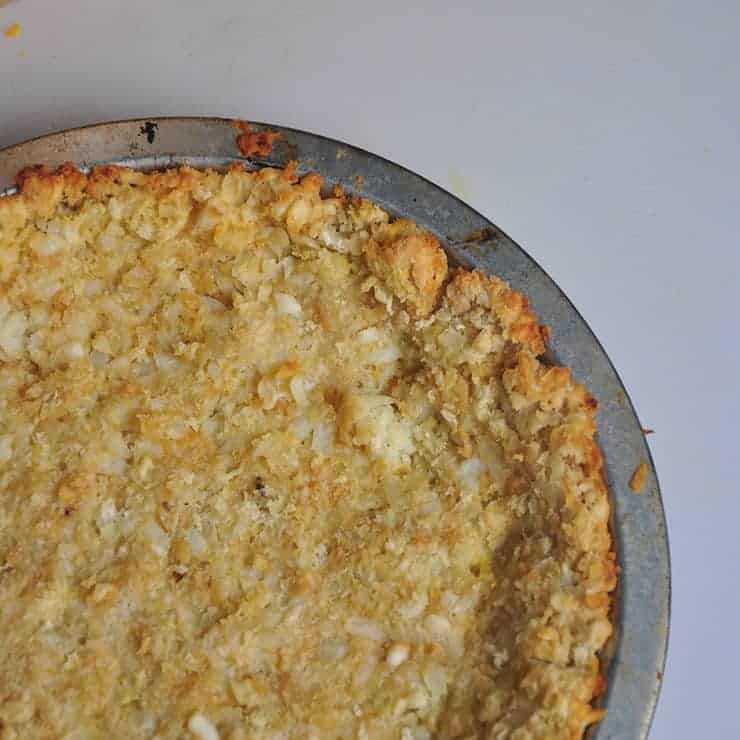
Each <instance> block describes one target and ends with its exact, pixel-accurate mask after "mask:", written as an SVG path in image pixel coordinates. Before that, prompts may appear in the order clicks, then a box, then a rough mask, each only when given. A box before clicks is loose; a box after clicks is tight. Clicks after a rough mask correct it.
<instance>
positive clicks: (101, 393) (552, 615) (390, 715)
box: [0, 166, 616, 740]
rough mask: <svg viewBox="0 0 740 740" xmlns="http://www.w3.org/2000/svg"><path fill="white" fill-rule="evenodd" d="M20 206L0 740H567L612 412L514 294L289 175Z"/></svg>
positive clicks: (4, 491)
mask: <svg viewBox="0 0 740 740" xmlns="http://www.w3.org/2000/svg"><path fill="white" fill-rule="evenodd" d="M19 185H20V191H19V193H18V194H17V195H13V196H7V197H4V198H0V635H2V637H0V665H1V666H2V670H1V671H0V737H2V738H28V737H34V738H62V737H63V738H69V739H70V740H71V739H72V738H74V739H75V740H76V739H83V738H84V739H88V738H90V739H92V738H110V737H120V738H134V737H156V738H179V737H189V736H192V737H197V738H201V739H202V740H213V739H214V738H219V737H220V738H232V739H233V740H238V739H239V738H366V739H370V738H399V739H402V740H425V739H427V738H432V737H434V738H441V739H452V738H458V739H460V740H462V739H470V738H491V739H496V740H498V739H501V738H512V739H513V740H524V739H525V738H580V737H582V735H583V732H584V729H585V728H586V726H587V725H589V724H590V723H592V722H594V721H597V720H598V719H599V718H600V717H601V716H602V714H603V712H602V710H600V709H595V708H594V707H593V706H592V701H593V699H594V697H595V696H597V695H598V694H599V693H600V692H601V691H602V690H603V685H604V682H603V679H602V677H601V674H600V668H599V660H598V653H599V650H600V649H601V648H602V647H603V645H604V643H605V642H606V640H607V638H608V637H609V636H610V634H611V632H612V625H611V621H610V596H609V593H610V591H612V589H613V588H614V586H615V581H616V566H615V559H614V554H613V552H612V544H611V538H610V534H609V528H608V518H609V500H608V495H607V489H606V486H605V483H604V479H603V473H602V457H601V453H600V450H599V447H598V446H597V444H596V442H595V440H594V433H595V424H594V414H595V410H596V402H595V400H594V399H593V398H592V397H591V396H590V395H589V393H588V392H587V391H586V390H585V389H584V388H583V386H581V385H580V384H579V383H578V382H576V381H575V380H574V379H573V378H572V376H571V374H570V372H569V371H568V370H567V369H565V368H561V367H552V366H549V365H548V364H547V363H545V362H543V361H542V359H541V355H542V353H543V352H544V350H545V342H546V338H547V332H546V330H545V328H544V327H542V326H540V325H539V324H538V322H537V318H536V317H535V315H534V314H533V313H532V311H531V310H530V309H529V307H528V303H527V300H526V298H524V297H523V296H522V295H520V294H519V293H517V292H515V291H513V290H512V289H510V288H509V287H508V285H507V284H506V283H505V282H504V281H502V280H500V279H499V278H497V277H494V276H488V275H484V274H481V273H480V272H470V271H467V270H462V269H456V268H451V267H450V266H448V264H447V259H446V256H445V253H444V251H443V250H442V249H441V247H440V245H439V242H438V241H437V239H436V238H435V237H434V236H432V235H431V234H429V233H427V232H425V231H423V230H421V229H420V228H418V227H417V226H415V225H414V224H413V223H411V222H409V221H405V220H394V219H393V218H391V217H390V216H389V214H388V213H386V212H385V211H384V210H382V209H381V208H379V207H378V206H376V205H374V204H372V203H370V202H368V201H366V200H362V199H356V198H349V197H346V196H345V195H344V194H343V193H342V192H341V191H340V190H338V189H335V192H334V193H333V196H332V197H322V195H321V193H320V189H321V185H322V181H321V178H320V177H319V176H318V175H316V174H310V175H306V176H304V177H302V178H301V179H299V178H298V177H297V175H296V173H295V168H294V167H289V168H287V169H286V170H276V169H262V170H260V171H259V172H248V171H245V170H243V169H241V168H239V167H232V168H231V169H230V170H229V171H228V172H226V173H220V172H217V171H213V170H206V171H199V170H195V169H191V168H188V167H181V168H179V169H173V170H168V171H164V172H155V173H150V174H145V173H142V172H137V171H133V170H130V169H124V168H119V167H110V166H107V167H99V168H97V169H94V170H93V171H92V172H91V173H90V174H89V175H85V174H83V173H81V172H79V171H78V170H76V169H74V168H73V167H71V166H64V167H62V168H60V169H59V170H57V171H55V172H52V171H49V170H47V169H45V168H43V167H37V168H32V169H30V170H26V171H24V172H22V173H21V175H20V176H19Z"/></svg>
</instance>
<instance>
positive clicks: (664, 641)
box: [0, 117, 671, 740]
mask: <svg viewBox="0 0 740 740" xmlns="http://www.w3.org/2000/svg"><path fill="white" fill-rule="evenodd" d="M237 123H238V121H236V120H234V119H230V118H211V117H172V118H162V117H155V118H140V119H131V120H123V121H114V122H108V123H99V124H93V125H90V126H84V127H79V128H73V129H69V130H66V131H61V132H57V133H52V134H47V135H44V136H40V137H38V138H35V139H31V140H29V141H26V142H23V143H20V144H16V145H13V146H10V147H7V148H5V149H2V150H0V195H3V194H8V193H11V192H13V189H14V188H13V186H14V180H15V176H16V174H17V172H18V171H19V170H21V169H23V168H24V167H27V166H29V165H33V164H39V163H43V164H47V165H49V166H52V167H53V166H56V165H59V164H62V163H63V162H72V163H73V164H75V165H77V166H79V167H83V168H84V167H90V166H92V165H95V164H100V163H116V164H122V165H126V166H129V167H134V168H140V169H152V168H155V169H156V168H164V167H170V166H174V165H178V164H190V165H192V166H194V167H206V166H211V167H223V166H226V165H228V164H229V163H232V162H241V163H243V164H245V165H246V166H247V167H250V168H256V167H261V166H275V167H284V166H286V165H287V164H288V162H289V161H291V160H295V161H297V163H298V172H299V173H304V172H307V171H317V172H319V173H320V174H321V175H322V176H323V178H324V181H325V183H326V184H327V185H328V186H329V187H331V186H332V185H334V184H341V185H342V186H344V188H345V190H346V191H348V192H350V193H353V194H357V195H362V196H364V197H367V198H369V199H370V200H373V201H374V202H376V203H378V204H379V205H381V206H382V207H384V208H386V209H387V210H388V211H389V212H391V213H392V214H394V215H397V216H403V217H406V218H409V219H411V220H413V221H415V222H417V223H418V224H419V225H421V226H423V227H424V228H427V229H429V230H430V231H431V232H432V233H434V234H435V235H436V236H437V237H438V238H439V239H440V242H441V243H442V245H443V246H444V248H445V250H446V251H447V253H448V255H449V256H450V257H451V258H452V259H453V260H454V261H456V262H458V263H459V264H462V265H464V266H466V267H474V268H478V269H480V270H482V271H484V272H494V273H496V274H497V275H499V276H500V277H502V278H504V279H506V280H508V281H509V282H510V283H511V285H512V287H513V288H515V289H516V290H518V291H520V292H522V293H524V294H525V295H526V296H527V297H528V298H529V300H530V303H531V305H532V307H533V309H534V311H535V313H536V314H537V316H538V318H539V319H540V321H541V322H542V323H544V324H546V325H547V326H549V327H550V329H551V336H550V340H549V350H548V355H549V359H551V360H552V361H553V362H556V363H558V364H562V365H565V366H567V367H569V368H571V370H572V371H573V373H574V375H575V376H576V378H578V380H580V381H581V382H582V383H584V384H585V385H586V386H587V388H588V389H589V390H590V392H591V393H592V394H593V395H594V396H595V397H596V398H597V399H598V401H599V412H598V414H597V426H598V441H599V444H600V445H601V448H602V451H603V454H604V461H605V474H606V477H607V483H608V487H609V491H610V500H611V505H612V520H611V528H612V533H613V536H614V539H615V547H616V551H617V561H618V564H619V568H620V573H619V585H618V588H617V591H616V592H615V594H614V615H613V616H614V622H615V628H616V629H615V634H614V636H613V637H612V638H611V640H610V642H609V644H607V646H606V648H605V649H604V651H603V654H602V661H603V664H604V666H605V669H606V680H607V690H606V693H605V695H604V696H602V697H600V699H599V701H598V702H597V704H598V705H600V706H603V707H605V708H606V709H607V710H608V712H607V715H606V717H605V719H604V720H602V721H601V722H600V723H598V724H597V725H595V726H593V727H592V728H591V729H590V730H589V732H588V733H587V737H589V738H590V739H591V740H610V739H614V740H616V739H617V738H619V740H644V739H645V738H646V737H647V735H648V732H649V729H650V724H651V722H652V718H653V714H654V712H655V707H656V704H657V700H658V696H659V693H660V688H661V683H662V673H663V669H664V665H665V658H666V650H667V645H668V633H669V620H670V601H671V581H670V578H671V576H670V554H669V547H668V534H667V529H666V522H665V514H664V511H663V503H662V499H661V494H660V488H659V484H658V478H657V475H656V472H655V467H654V465H653V461H652V457H651V454H650V450H649V448H648V445H647V443H646V440H645V435H644V433H643V431H642V428H641V425H640V422H639V420H638V417H637V414H636V412H635V409H634V406H633V405H632V402H631V400H630V398H629V396H628V394H627V392H626V390H625V388H624V385H623V384H622V381H621V380H620V378H619V376H618V374H617V372H616V370H615V368H614V365H613V364H612V362H611V360H610V359H609V358H608V356H607V355H606V353H605V351H604V349H603V347H602V346H601V344H600V342H599V340H598V339H597V338H596V336H595V335H594V334H593V332H592V331H591V329H590V328H589V326H588V324H587V323H586V321H585V320H584V319H583V317H582V316H581V315H580V313H579V312H578V310H577V309H576V308H575V307H574V306H573V304H572V303H571V302H570V300H569V299H568V298H567V296H566V295H565V294H564V293H563V291H562V290H560V288H559V287H558V286H557V285H556V283H555V282H554V281H553V280H552V278H550V277H549V276H548V275H547V274H546V273H545V271H544V270H543V269H542V268H541V267H540V266H539V265H538V264H537V262H536V261H535V260H534V259H533V258H532V257H530V256H529V254H527V252H525V251H524V250H523V249H522V248H521V247H520V246H519V245H518V244H516V242H514V241H513V240H512V239H511V238H510V237H509V236H508V235H507V234H505V233H504V232H503V231H501V229H499V228H498V227H497V226H495V225H494V224H493V223H492V222H490V221H489V220H488V219H486V218H485V217H484V216H483V215H482V214H480V213H478V212H477V211H475V210H474V209H473V208H471V207H470V206H468V205H466V204H465V203H464V202H463V201H461V200H460V199H459V198H457V197H456V196H454V195H452V194H451V193H448V192H447V191H445V190H444V189H442V188H440V187H439V186H437V185H435V184H434V183H432V182H430V181H429V180H427V179H425V178H424V177H422V176H420V175H417V174H415V173H414V172H412V171H410V170H408V169H406V168H404V167H402V166H400V165H397V164H395V163H393V162H390V161H389V160H387V159H384V158H382V157H380V156H377V155H375V154H371V153H369V152H367V151H364V150H362V149H359V148H357V147H354V146H351V145H349V144H345V143H343V142H340V141H337V140H335V139H330V138H327V137H325V136H321V135H318V134H313V133H309V132H306V131H301V130H297V129H293V128H288V127H284V126H277V125H272V124H264V123H254V124H251V126H252V130H253V131H257V132H259V131H264V130H271V131H277V132H279V134H280V136H279V138H278V139H277V141H276V142H275V145H274V147H273V148H272V151H271V152H270V154H268V155H267V156H257V157H249V158H247V157H245V156H243V155H242V153H241V152H240V150H239V148H238V146H237V143H236V139H237V135H238V133H239V131H238V129H237V126H236V124H237ZM641 462H646V463H647V467H648V476H647V480H646V483H645V486H644V489H643V491H642V493H641V494H640V495H633V494H632V492H631V491H630V488H629V481H630V478H631V476H632V473H633V472H634V470H635V468H636V467H637V465H638V464H640V463H641Z"/></svg>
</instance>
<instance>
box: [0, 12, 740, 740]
mask: <svg viewBox="0 0 740 740" xmlns="http://www.w3.org/2000/svg"><path fill="white" fill-rule="evenodd" d="M278 5H279V6H280V7H279V8H278V7H273V6H278ZM13 21H19V22H20V23H21V24H22V27H23V30H22V33H21V36H20V38H18V39H8V38H5V37H2V36H0V147H2V146H6V145H8V144H11V143H16V142H18V141H21V140H23V139H26V138H29V137H31V136H36V135H38V134H42V133H45V132H48V131H52V130H55V129H61V128H66V127H69V126H75V125H78V124H84V123H91V122H96V121H100V120H105V119H115V118H127V117H136V116H156V115H175V114H203V115H227V116H232V115H233V116H239V117H243V118H246V119H252V120H263V121H273V122H275V123H280V124H285V125H290V126H296V127H299V128H305V129H308V130H311V131H316V132H321V133H325V134H327V135H329V136H332V137H336V138H339V139H344V140H346V141H349V142H351V143H354V144H357V145H359V146H361V147H364V148H366V149H369V150H371V151H374V152H376V153H379V154H382V155H385V156H387V157H389V158H390V159H392V160H395V161H397V162H399V163H402V164H404V165H406V166H408V167H410V168H411V169H413V170H416V171H418V172H420V173H421V174H423V175H426V176H427V177H429V178H430V179H432V180H434V181H436V182H437V183H439V184H441V185H442V186H444V187H446V188H448V189H451V190H454V191H456V192H458V194H460V195H462V197H463V198H465V199H466V200H468V201H469V202H470V203H471V205H473V206H474V207H475V208H477V209H479V210H480V211H482V212H483V213H484V214H486V215H487V216H489V217H490V218H491V219H492V220H493V221H495V222H496V223H497V224H499V225H500V226H501V227H502V228H503V229H504V230H506V231H507V232H508V233H509V234H511V235H512V236H513V237H514V238H515V239H516V240H517V241H519V242H520V243H521V244H523V245H524V246H525V248H526V249H527V250H528V251H529V252H530V253H531V254H532V255H533V256H534V257H535V258H536V259H537V260H538V261H539V262H540V263H541V264H542V265H543V266H544V267H545V269H547V270H548V271H549V272H550V274H551V275H552V276H553V277H554V278H555V280H556V281H557V282H558V283H559V284H560V286H561V287H562V288H563V289H564V290H565V291H566V293H568V294H569V296H570V297H571V298H572V300H573V302H574V303H575V305H576V306H577V307H578V308H579V309H580V310H581V312H582V313H583V315H584V316H585V317H586V319H587V320H588V321H589V322H590V324H591V326H592V327H593V329H594V330H595V332H596V334H597V335H598V336H599V337H600V339H601V340H602V342H603V343H604V345H605V347H606V349H607V352H608V353H609V354H610V356H611V358H612V359H613V361H614V363H615V365H616V367H617V368H618V370H619V372H620V373H621V375H622V378H623V380H624V382H625V384H626V386H627V388H628V390H629V391H630V393H631V395H632V398H633V400H634V402H635V405H636V407H637V409H638V411H639V413H640V416H641V419H642V421H643V425H644V426H648V427H652V428H654V429H655V430H656V433H655V434H654V435H653V436H651V437H650V445H651V448H652V450H653V453H654V456H655V461H656V464H657V468H658V473H659V475H660V479H661V483H662V488H663V495H664V499H665V505H666V510H667V515H668V525H669V530H670V537H671V549H672V556H673V579H674V580H673V583H674V601H673V620H672V634H671V645H670V650H669V661H668V668H667V672H666V676H665V681H664V690H663V695H662V698H661V701H660V704H659V708H658V712H657V716H656V719H655V724H654V727H653V732H652V734H651V738H652V740H676V738H681V739H682V738H697V737H707V738H733V737H740V712H738V706H737V705H738V702H740V675H739V673H738V666H739V665H740V641H738V638H737V635H738V627H740V534H739V533H738V521H739V520H740V495H739V493H738V490H737V489H738V486H737V479H738V476H739V474H740V451H738V438H739V436H740V434H739V429H738V418H740V350H739V349H738V344H739V342H738V340H739V339H740V317H739V316H738V313H739V310H740V301H739V300H738V293H739V292H740V256H739V250H740V240H739V235H740V3H738V2H737V0H728V1H727V2H722V1H720V0H712V1H711V2H708V3H699V2H683V1H681V2H656V1H654V0H647V1H646V0H640V1H639V2H637V1H636V0H626V1H625V2H620V3H615V2H611V1H609V0H595V1H594V2H567V1H565V0H564V1H563V2H558V3H555V2H550V0H540V1H539V2H521V1H520V2H515V1H511V2H498V1H496V2H493V1H489V2H478V3H469V4H468V5H467V8H466V9H456V8H454V7H453V3H450V2H434V3H427V4H426V5H425V6H424V9H415V10H410V9H407V4H406V3H404V2H402V0H394V1H393V2H387V1H386V0H376V1H375V2H373V3H365V4H362V5H359V4H354V3H352V2H343V3H338V2H337V3H332V2H308V1H305V0H304V1H303V2H290V3H280V4H279V3H277V2H276V3H271V2H267V1H266V0H261V2H259V3H252V2H248V1H247V0H236V1H234V2H218V1H216V0H212V1H211V2H174V1H169V2H162V1H153V0H126V2H113V1H108V2H103V1H100V2H95V3H92V2H81V1H80V0H65V1H64V2H52V0H16V1H15V2H12V3H10V4H9V5H8V6H7V7H4V8H0V26H2V27H4V26H5V25H6V24H8V23H11V22H13Z"/></svg>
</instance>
